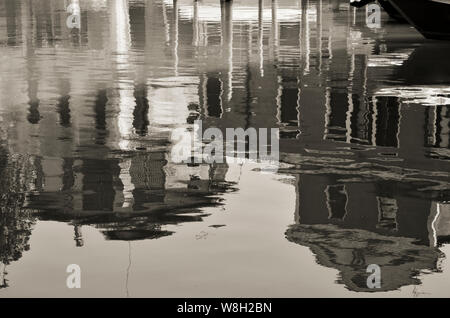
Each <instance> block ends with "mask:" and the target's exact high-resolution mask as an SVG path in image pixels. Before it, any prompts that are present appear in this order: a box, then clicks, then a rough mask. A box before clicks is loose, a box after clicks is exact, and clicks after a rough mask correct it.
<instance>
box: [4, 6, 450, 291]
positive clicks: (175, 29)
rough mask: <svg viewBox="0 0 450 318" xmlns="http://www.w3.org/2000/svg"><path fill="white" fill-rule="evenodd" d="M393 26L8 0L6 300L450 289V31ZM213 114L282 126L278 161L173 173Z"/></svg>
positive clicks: (293, 9)
mask: <svg viewBox="0 0 450 318" xmlns="http://www.w3.org/2000/svg"><path fill="white" fill-rule="evenodd" d="M71 4H72V5H79V7H80V9H81V10H80V15H79V16H80V28H69V27H68V26H67V24H66V20H67V18H68V17H69V16H70V15H71V13H68V12H67V7H68V6H69V5H71ZM381 22H382V23H381V28H379V29H371V28H368V27H367V25H366V21H365V9H354V8H351V7H350V6H349V5H348V1H344V0H342V1H339V0H273V1H271V0H246V1H244V0H235V1H233V2H231V3H223V4H221V3H220V2H219V1H218V0H199V1H192V0H174V1H173V0H91V1H88V0H80V1H77V0H73V1H63V0H0V205H1V211H0V213H1V214H0V287H1V288H0V297H31V296H34V297H50V296H57V297H101V296H106V297H204V296H207V297H225V296H231V297H241V296H247V297H310V296H316V297H317V296H318V297H340V296H344V297H360V296H366V297H367V296H370V297H380V296H383V297H386V296H389V297H399V296H406V297H429V296H438V297H441V296H450V288H449V284H450V264H449V261H448V255H449V253H450V245H449V244H448V243H450V203H449V200H450V187H449V184H450V175H449V172H450V146H449V127H450V126H449V123H450V106H449V105H450V85H449V84H450V63H449V62H448V56H449V55H450V43H448V42H438V41H426V40H424V39H423V37H422V36H421V35H420V34H419V33H418V32H417V31H415V30H414V29H413V28H411V27H410V26H409V25H407V24H401V23H397V22H395V21H393V20H391V19H390V18H389V17H388V16H387V15H386V14H385V13H384V12H383V13H382V21H381ZM194 120H202V125H203V128H204V129H206V128H219V129H220V130H221V131H225V130H226V128H239V127H241V128H244V129H248V128H256V129H260V128H278V129H279V136H280V141H279V143H280V163H279V169H278V171H276V172H272V173H268V172H262V171H261V166H260V164H258V163H255V162H250V161H244V162H241V163H230V164H228V163H213V164H206V163H201V164H179V163H174V162H173V161H172V160H171V156H170V153H171V150H172V148H173V147H174V141H173V140H172V138H171V134H172V132H173V131H174V129H177V128H183V129H186V130H187V131H189V129H191V128H192V125H193V123H194ZM70 264H77V265H79V266H80V268H81V288H80V289H69V288H68V287H67V285H66V279H67V277H68V275H69V274H68V273H66V268H67V266H68V265H70ZM370 264H377V265H378V266H379V267H380V269H381V288H379V289H370V288H369V287H368V286H367V283H366V280H367V277H368V275H369V274H370V273H367V272H366V269H367V267H368V266H369V265H370Z"/></svg>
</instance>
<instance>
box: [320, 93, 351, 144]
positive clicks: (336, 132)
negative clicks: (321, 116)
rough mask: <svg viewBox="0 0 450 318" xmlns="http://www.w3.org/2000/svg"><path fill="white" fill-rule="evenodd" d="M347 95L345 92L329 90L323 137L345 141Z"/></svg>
mask: <svg viewBox="0 0 450 318" xmlns="http://www.w3.org/2000/svg"><path fill="white" fill-rule="evenodd" d="M347 112H348V96H347V93H345V92H340V91H337V90H333V91H331V94H330V97H329V103H327V113H326V115H325V116H326V124H325V125H326V127H325V138H326V139H331V140H336V141H345V140H346V133H347Z"/></svg>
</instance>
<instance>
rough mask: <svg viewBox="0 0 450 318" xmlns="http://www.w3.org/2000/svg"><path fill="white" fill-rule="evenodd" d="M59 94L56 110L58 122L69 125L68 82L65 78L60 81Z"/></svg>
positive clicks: (65, 125) (64, 125)
mask: <svg viewBox="0 0 450 318" xmlns="http://www.w3.org/2000/svg"><path fill="white" fill-rule="evenodd" d="M59 85H60V88H59V91H60V94H61V97H59V98H58V104H57V105H56V110H57V112H58V114H59V124H60V125H61V126H63V127H70V104H69V101H70V95H69V94H70V82H69V81H68V80H67V79H63V80H61V81H60V84H59Z"/></svg>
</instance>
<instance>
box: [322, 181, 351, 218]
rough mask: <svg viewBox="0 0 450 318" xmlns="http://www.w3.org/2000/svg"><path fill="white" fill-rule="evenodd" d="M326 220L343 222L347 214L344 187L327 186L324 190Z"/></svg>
mask: <svg viewBox="0 0 450 318" xmlns="http://www.w3.org/2000/svg"><path fill="white" fill-rule="evenodd" d="M325 195H326V202H327V208H328V219H337V220H344V218H345V215H346V214H347V202H348V195H347V190H346V189H345V185H343V184H337V185H329V186H327V188H326V189H325Z"/></svg>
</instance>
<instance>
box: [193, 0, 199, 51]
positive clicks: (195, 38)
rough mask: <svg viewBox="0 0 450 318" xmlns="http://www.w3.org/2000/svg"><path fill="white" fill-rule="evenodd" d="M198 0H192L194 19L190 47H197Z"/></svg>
mask: <svg viewBox="0 0 450 318" xmlns="http://www.w3.org/2000/svg"><path fill="white" fill-rule="evenodd" d="M198 23H199V22H198V0H194V18H193V21H192V27H193V30H192V45H193V46H198V42H199V25H198Z"/></svg>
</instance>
